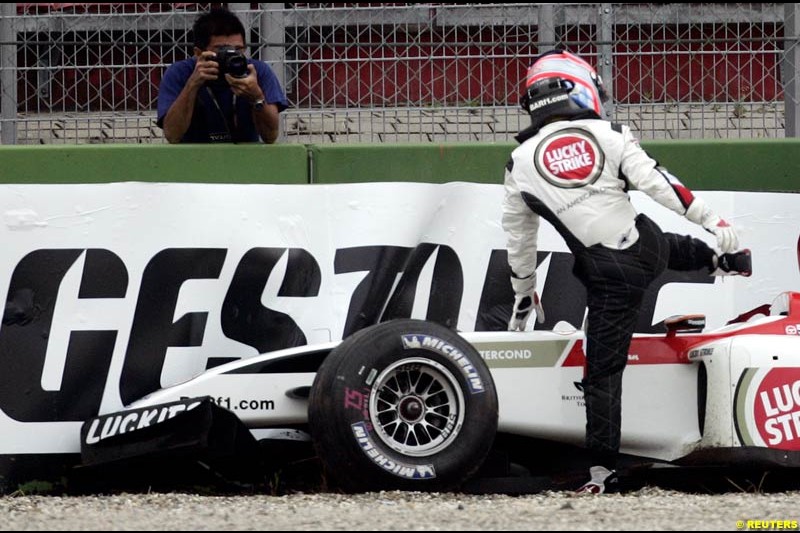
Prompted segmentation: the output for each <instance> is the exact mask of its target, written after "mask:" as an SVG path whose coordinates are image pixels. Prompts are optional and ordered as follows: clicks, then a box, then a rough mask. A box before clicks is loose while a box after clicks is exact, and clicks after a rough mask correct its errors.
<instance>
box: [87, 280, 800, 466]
mask: <svg viewBox="0 0 800 533" xmlns="http://www.w3.org/2000/svg"><path fill="white" fill-rule="evenodd" d="M667 323H668V331H667V333H666V334H660V335H635V337H634V339H633V341H632V343H631V348H630V351H629V356H628V367H627V369H626V371H625V374H624V380H623V426H622V450H621V451H622V452H623V453H624V454H626V455H628V456H631V457H636V458H641V459H642V460H646V461H650V462H653V461H655V462H664V463H672V464H677V465H721V464H726V465H730V464H736V463H737V461H741V462H746V463H747V464H749V465H752V464H761V465H775V464H778V465H783V466H799V465H800V454H798V451H800V334H799V333H800V293H784V294H782V295H780V296H779V297H778V298H777V299H776V300H775V302H773V304H772V305H771V306H762V307H761V308H758V309H755V310H753V311H752V312H750V313H745V314H744V315H742V316H740V317H737V318H736V319H734V320H733V321H731V322H730V323H728V325H726V326H724V327H722V328H719V329H716V330H713V331H700V329H701V328H702V324H703V320H702V318H701V317H691V316H689V317H683V318H682V319H676V320H672V321H667ZM408 333H409V334H413V333H414V330H413V327H412V328H411V329H410V330H409V331H408ZM460 336H461V337H462V338H463V339H464V340H466V341H467V342H468V343H469V344H470V345H471V346H472V347H474V349H475V350H476V351H477V353H479V354H480V357H481V359H482V360H483V362H484V363H486V365H487V366H488V368H489V370H490V372H491V381H492V382H493V384H494V388H495V390H496V394H497V405H498V406H499V407H498V416H497V433H498V434H501V435H502V434H506V435H514V436H517V437H521V438H530V439H535V440H537V441H548V442H555V443H564V444H569V445H574V446H576V447H580V446H581V444H582V442H583V439H584V434H585V410H584V409H585V408H584V403H583V394H582V391H581V386H580V381H581V378H582V376H583V367H584V357H585V356H584V352H583V343H584V336H583V332H582V331H580V330H577V329H575V328H572V327H570V326H569V325H566V324H564V323H562V324H560V325H559V327H557V328H556V330H555V331H532V332H524V333H521V332H473V333H470V332H463V333H461V334H460ZM339 345H340V343H339V342H331V343H325V344H319V345H312V346H304V347H298V348H292V349H287V350H281V351H276V352H272V353H267V354H263V355H261V356H258V357H255V358H251V359H247V360H242V361H238V362H234V363H229V364H226V365H224V366H220V367H217V368H214V369H211V370H208V371H206V372H205V373H204V374H202V375H200V376H198V377H196V378H194V379H191V380H189V381H187V382H185V383H182V384H179V385H175V386H172V387H169V388H166V389H163V390H159V391H157V392H154V393H152V394H150V395H148V396H146V397H144V398H142V399H141V400H139V401H137V402H135V403H133V404H131V405H130V406H128V409H127V410H126V411H122V412H120V413H111V414H107V415H102V416H100V417H97V418H95V419H93V420H90V421H87V423H86V424H84V432H83V433H84V436H83V439H82V442H83V446H84V447H87V446H92V445H97V444H98V443H101V442H103V441H108V439H111V438H114V437H118V436H119V435H121V434H126V433H127V434H132V433H134V432H135V431H139V430H141V429H143V428H145V429H148V430H150V429H151V427H152V426H156V425H157V424H158V423H160V422H163V421H165V420H168V419H170V418H172V417H173V416H176V415H177V414H179V413H181V412H182V411H184V410H186V409H191V408H192V406H193V405H196V403H195V404H192V403H191V400H188V399H192V398H200V397H210V398H211V399H212V401H213V402H214V403H215V404H216V405H217V406H219V407H223V408H225V409H226V410H228V411H230V412H232V413H234V414H235V415H236V417H237V418H238V419H239V420H240V421H241V422H242V423H243V424H244V425H245V426H246V427H247V428H248V429H249V430H250V432H251V433H252V434H253V436H254V437H255V438H256V439H259V440H262V439H263V440H286V441H291V440H308V438H309V437H308V431H309V430H308V423H309V394H310V391H311V387H312V386H313V385H314V380H315V375H316V373H317V370H318V369H319V367H320V365H321V364H322V363H323V361H324V360H325V359H326V358H327V357H328V356H329V355H330V354H331V352H333V351H334V350H335V349H336V348H337V347H338V346H339ZM351 357H352V355H351ZM462 366H463V363H462ZM454 368H458V365H455V366H454ZM456 373H457V372H456ZM318 386H319V385H318ZM465 390H467V389H466V388H465ZM365 394H366V393H365ZM348 401H350V400H348V398H347V397H345V399H344V404H345V405H344V406H345V408H346V407H347V403H348ZM175 402H178V403H177V404H176V403H175ZM181 402H183V403H181ZM164 405H172V407H171V409H172V410H171V411H170V409H168V408H164V407H160V406H164ZM359 408H360V407H359ZM363 408H364V411H365V413H366V411H367V407H366V401H364V407H363ZM132 412H136V413H139V414H138V415H136V416H134V415H132V414H131V415H129V416H128V417H127V418H126V413H132ZM371 416H372V418H371ZM365 421H366V422H367V423H369V422H370V421H374V415H370V414H369V413H366V414H365ZM459 423H461V422H459ZM368 426H369V424H368ZM368 426H367V427H368ZM165 427H166V426H165ZM354 427H355V425H354ZM364 427H365V426H364V425H363V424H360V425H359V431H363V428H364ZM313 429H314V428H311V433H313ZM456 433H457V431H456ZM491 437H493V436H492V435H489V436H487V438H491ZM370 442H371V441H370ZM370 446H371V444H370ZM362 449H364V450H366V448H365V447H364V446H362ZM395 450H405V448H403V447H402V446H401V447H400V448H397V447H395ZM365 453H366V451H365ZM412 455H413V454H412ZM380 457H381V458H382V457H383V456H380ZM373 459H374V458H373ZM391 464H395V463H391ZM398 464H399V462H398ZM383 466H384V468H385V465H383Z"/></svg>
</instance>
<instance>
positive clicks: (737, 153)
mask: <svg viewBox="0 0 800 533" xmlns="http://www.w3.org/2000/svg"><path fill="white" fill-rule="evenodd" d="M516 146H517V145H516V144H513V143H498V144H489V143H474V144H441V145H431V144H419V145H403V144H394V145H390V144H382V145H329V146H326V145H313V146H311V147H310V149H311V151H312V154H313V171H312V174H313V175H312V180H313V182H314V183H354V182H362V181H422V182H429V183H445V182H448V181H472V182H480V183H502V181H503V168H504V166H505V164H506V162H507V161H508V158H509V156H510V154H511V151H512V150H513V149H514V148H515V147H516ZM642 146H643V147H644V148H645V150H647V151H648V152H649V153H650V154H651V155H652V156H653V157H654V158H656V159H658V160H659V162H660V163H661V164H662V165H664V166H666V167H667V168H668V169H669V170H670V171H671V172H672V173H673V174H675V175H676V176H678V177H679V178H680V179H681V181H682V182H683V183H684V184H685V185H686V186H688V187H690V188H693V189H697V190H723V191H791V192H795V191H800V139H772V140H727V141H705V140H693V141H659V142H646V143H642Z"/></svg>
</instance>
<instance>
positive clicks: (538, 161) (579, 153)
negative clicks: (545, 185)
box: [534, 128, 605, 189]
mask: <svg viewBox="0 0 800 533" xmlns="http://www.w3.org/2000/svg"><path fill="white" fill-rule="evenodd" d="M534 157H535V161H534V163H535V165H536V169H537V170H538V171H539V173H540V174H541V175H542V176H543V177H544V178H545V179H546V180H547V181H549V182H550V183H551V184H553V185H555V186H556V187H561V188H564V189H573V188H578V187H584V186H586V185H591V184H592V183H594V182H595V181H597V178H599V177H600V174H601V173H602V171H603V165H604V163H605V158H604V156H603V152H602V151H601V150H600V147H599V145H598V143H597V141H596V140H595V138H594V136H592V135H591V134H590V133H589V132H586V131H583V130H579V129H574V128H571V129H567V130H561V131H558V132H556V133H553V134H552V135H550V136H548V137H547V138H546V139H545V140H544V141H542V143H541V144H540V145H539V148H537V150H536V155H535V156H534Z"/></svg>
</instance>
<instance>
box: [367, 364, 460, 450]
mask: <svg viewBox="0 0 800 533" xmlns="http://www.w3.org/2000/svg"><path fill="white" fill-rule="evenodd" d="M369 413H370V418H371V421H372V425H373V427H374V428H375V433H376V435H377V436H378V438H380V439H381V440H382V441H383V442H384V443H385V444H386V445H387V446H389V447H390V448H392V449H393V450H395V451H397V452H400V453H402V454H403V455H408V456H413V457H426V456H429V455H434V454H436V453H439V452H441V451H442V450H444V449H445V448H447V447H448V446H450V445H451V444H452V443H453V441H454V440H455V439H456V437H457V436H458V433H459V431H460V430H461V426H462V424H463V422H464V394H463V393H462V392H461V387H460V386H459V383H458V380H457V379H456V377H455V376H454V375H453V373H452V372H450V371H449V370H448V369H447V368H445V367H444V366H443V365H440V364H439V363H437V362H436V361H431V360H430V359H423V358H416V357H415V358H409V359H403V360H401V361H397V362H395V363H393V364H392V365H390V366H389V367H387V368H386V369H385V370H384V371H383V372H381V374H380V375H379V376H378V377H377V378H376V379H375V381H374V382H373V385H372V390H371V392H370V397H369Z"/></svg>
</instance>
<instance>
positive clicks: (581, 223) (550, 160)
mask: <svg viewBox="0 0 800 533" xmlns="http://www.w3.org/2000/svg"><path fill="white" fill-rule="evenodd" d="M525 133H526V132H523V134H522V135H521V136H520V138H519V139H520V140H524V135H525ZM534 133H535V134H534ZM529 135H533V136H531V137H530V138H528V139H527V140H524V142H523V143H522V145H520V146H519V147H518V148H517V149H516V150H514V152H513V154H512V158H511V161H509V164H508V166H507V167H506V174H505V199H504V202H503V228H504V230H505V231H506V234H507V237H508V261H509V264H510V266H511V269H512V271H513V275H514V276H515V277H517V278H527V277H528V276H531V275H535V269H536V249H537V232H538V228H539V217H540V216H541V217H544V218H545V219H546V220H547V221H548V222H550V223H551V224H552V225H553V226H554V227H555V228H556V230H558V232H559V233H560V234H561V236H562V237H563V238H564V240H565V241H566V243H567V245H568V246H569V248H570V250H571V251H572V253H573V255H574V257H575V266H574V269H573V273H574V274H575V276H576V277H577V278H578V279H579V280H580V281H581V282H582V283H583V285H584V286H585V287H586V291H587V306H588V315H587V329H586V339H587V340H586V346H585V353H586V368H585V377H584V379H583V390H584V395H585V399H586V419H587V424H586V447H587V448H588V449H589V450H590V451H591V452H592V455H593V459H594V464H601V465H603V466H606V467H607V468H609V469H614V468H615V467H616V464H615V462H616V458H617V454H618V451H619V446H620V423H621V404H620V400H621V395H622V372H623V370H624V369H625V365H626V363H627V359H628V348H629V346H630V341H631V337H632V335H633V331H634V327H635V326H636V322H637V318H638V314H639V309H640V307H641V302H642V297H643V295H644V293H645V291H646V289H647V287H648V286H649V285H650V283H651V282H652V281H653V280H654V279H656V278H657V277H658V276H659V275H660V274H661V273H662V272H663V271H664V270H665V268H666V267H667V266H669V267H670V268H672V269H675V270H700V269H707V270H708V271H709V272H710V271H711V270H712V269H713V261H714V257H715V253H714V251H713V250H712V249H711V248H710V247H709V246H708V245H706V244H705V243H704V242H703V241H701V240H699V239H694V238H691V237H688V236H680V235H676V234H672V233H664V232H662V231H661V230H660V228H659V227H658V226H657V225H656V224H655V223H654V222H653V221H652V220H650V219H649V218H648V217H646V216H645V215H641V214H637V213H636V211H635V210H634V208H633V206H632V205H631V202H630V198H629V196H628V190H629V189H637V190H639V191H642V192H644V193H646V194H648V195H649V196H650V197H651V198H653V199H654V200H656V201H657V202H658V203H660V204H662V205H664V206H666V207H668V208H669V209H672V210H673V211H675V212H676V213H678V214H680V215H683V216H685V217H686V218H688V219H689V220H691V221H693V222H695V223H698V224H701V223H702V219H703V218H704V217H707V216H709V215H713V213H711V211H710V209H709V208H708V207H707V206H706V205H705V204H704V203H703V201H702V200H701V199H700V198H695V197H694V195H693V194H692V193H691V191H689V190H688V189H687V188H686V187H684V186H683V185H682V184H681V183H680V182H679V181H678V179H677V178H675V177H674V176H672V175H671V174H669V173H668V172H667V171H666V170H665V169H663V168H661V167H659V166H658V164H657V162H656V161H655V160H653V159H652V158H650V157H649V156H648V155H647V154H646V153H645V152H644V151H643V150H642V148H641V147H640V146H639V143H638V141H637V140H636V139H635V138H634V137H633V135H632V134H631V132H630V129H629V128H628V127H626V126H621V125H617V124H612V123H611V122H607V121H604V120H599V119H581V120H574V121H558V122H553V123H551V124H548V125H546V126H544V127H542V128H541V129H540V130H539V131H538V132H535V131H532V132H530V133H529Z"/></svg>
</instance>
